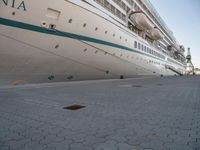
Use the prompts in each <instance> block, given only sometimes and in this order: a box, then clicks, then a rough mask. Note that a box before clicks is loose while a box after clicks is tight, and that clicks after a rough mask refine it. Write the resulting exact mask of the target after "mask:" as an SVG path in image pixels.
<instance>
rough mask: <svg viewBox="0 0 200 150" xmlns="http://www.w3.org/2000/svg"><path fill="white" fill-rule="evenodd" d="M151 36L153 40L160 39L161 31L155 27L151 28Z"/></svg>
mask: <svg viewBox="0 0 200 150" xmlns="http://www.w3.org/2000/svg"><path fill="white" fill-rule="evenodd" d="M151 36H152V38H153V39H154V40H160V39H163V37H164V36H163V34H162V33H161V31H160V30H159V29H158V28H156V27H155V28H153V29H152V30H151Z"/></svg>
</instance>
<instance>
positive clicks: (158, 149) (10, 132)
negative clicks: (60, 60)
mask: <svg viewBox="0 0 200 150" xmlns="http://www.w3.org/2000/svg"><path fill="white" fill-rule="evenodd" d="M73 104H79V105H82V106H85V107H84V108H82V109H79V110H68V109H63V107H66V106H70V105H73ZM0 150H200V77H197V76H191V77H189V76H186V77H164V78H146V79H126V80H107V81H82V82H68V83H54V84H38V85H24V86H16V87H12V86H4V87H0Z"/></svg>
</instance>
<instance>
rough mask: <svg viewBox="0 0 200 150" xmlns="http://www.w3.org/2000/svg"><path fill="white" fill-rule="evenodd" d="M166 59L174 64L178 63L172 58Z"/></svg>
mask: <svg viewBox="0 0 200 150" xmlns="http://www.w3.org/2000/svg"><path fill="white" fill-rule="evenodd" d="M167 60H168V61H169V62H171V63H174V64H176V65H180V64H179V63H177V62H175V61H174V60H172V59H170V58H167Z"/></svg>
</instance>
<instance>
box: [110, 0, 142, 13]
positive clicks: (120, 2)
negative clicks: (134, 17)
mask: <svg viewBox="0 0 200 150" xmlns="http://www.w3.org/2000/svg"><path fill="white" fill-rule="evenodd" d="M126 1H127V2H128V3H129V4H130V5H131V6H132V8H134V9H135V10H136V11H137V10H140V8H139V7H138V5H137V4H136V3H135V2H133V0H126ZM114 2H115V3H117V4H118V5H119V6H120V7H121V8H122V9H123V10H125V11H126V12H128V11H129V10H130V8H129V7H128V6H127V5H126V4H125V3H124V2H123V1H122V0H114Z"/></svg>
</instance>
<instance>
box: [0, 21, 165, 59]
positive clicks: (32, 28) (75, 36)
mask: <svg viewBox="0 0 200 150" xmlns="http://www.w3.org/2000/svg"><path fill="white" fill-rule="evenodd" d="M0 24H1V25H6V26H11V27H16V28H20V29H25V30H30V31H35V32H40V33H45V34H50V35H55V36H61V37H68V38H72V39H78V40H82V41H88V42H93V43H98V44H103V45H107V46H111V47H115V48H119V49H124V50H128V51H132V52H136V53H139V54H142V55H146V56H149V57H152V58H154V59H158V60H161V61H164V60H162V59H159V58H156V57H154V56H151V55H148V54H145V53H141V52H139V51H136V50H134V49H132V48H128V47H126V46H122V45H118V44H115V43H111V42H107V41H103V40H100V39H95V38H91V37H87V36H83V35H78V34H73V33H69V32H63V31H58V30H50V29H47V28H44V27H39V26H35V25H31V24H27V23H23V22H18V21H14V20H9V19H5V18H0Z"/></svg>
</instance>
